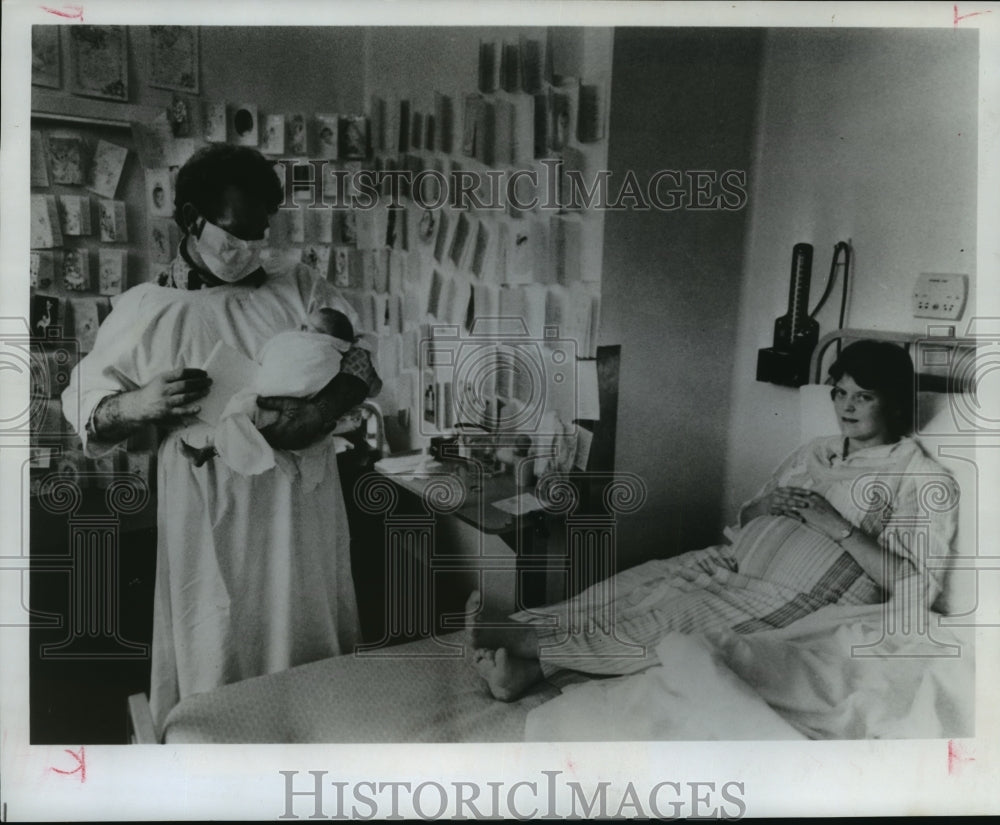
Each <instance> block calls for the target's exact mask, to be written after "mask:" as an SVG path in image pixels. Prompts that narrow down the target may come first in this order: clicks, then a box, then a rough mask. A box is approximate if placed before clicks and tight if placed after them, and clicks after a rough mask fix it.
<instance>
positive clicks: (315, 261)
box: [302, 246, 330, 280]
mask: <svg viewBox="0 0 1000 825" xmlns="http://www.w3.org/2000/svg"><path fill="white" fill-rule="evenodd" d="M302 263H304V264H305V265H306V266H307V267H309V269H311V270H312V272H313V274H314V275H316V276H317V277H318V278H322V279H324V280H326V276H327V274H328V273H329V271H330V247H328V246H307V247H306V248H305V249H303V250H302Z"/></svg>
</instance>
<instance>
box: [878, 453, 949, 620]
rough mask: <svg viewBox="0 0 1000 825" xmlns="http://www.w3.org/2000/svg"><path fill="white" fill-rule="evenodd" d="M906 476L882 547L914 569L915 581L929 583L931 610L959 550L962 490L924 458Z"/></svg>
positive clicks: (909, 469)
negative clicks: (958, 534)
mask: <svg viewBox="0 0 1000 825" xmlns="http://www.w3.org/2000/svg"><path fill="white" fill-rule="evenodd" d="M903 476H904V478H903V480H902V483H901V484H900V487H899V490H898V492H897V494H896V497H895V499H894V500H893V502H892V509H891V512H890V514H889V517H888V518H887V519H886V520H885V523H884V527H883V530H882V532H881V533H880V535H879V537H878V538H879V543H880V544H881V546H882V547H883V549H884V550H885V551H886V552H890V553H893V554H895V555H897V556H902V557H903V558H904V559H906V560H907V561H909V562H910V564H911V565H913V569H914V573H915V577H916V578H915V580H916V581H918V582H921V583H926V584H925V586H926V588H927V597H926V598H927V604H928V605H932V604H933V603H934V601H935V600H936V599H937V597H938V596H939V595H940V593H941V591H942V590H943V588H944V583H945V578H946V576H947V568H948V565H949V564H950V563H951V560H952V555H953V553H954V549H955V537H956V534H957V532H958V502H959V488H958V485H957V484H956V483H955V480H954V478H953V477H952V476H951V474H950V473H949V472H948V471H947V470H945V469H944V468H943V467H942V466H941V465H940V464H938V463H937V462H936V461H934V460H933V459H931V458H929V457H927V456H924V455H922V454H921V455H918V456H917V457H916V458H915V459H914V460H913V461H911V462H910V463H909V465H908V466H907V467H906V470H905V472H904V473H903Z"/></svg>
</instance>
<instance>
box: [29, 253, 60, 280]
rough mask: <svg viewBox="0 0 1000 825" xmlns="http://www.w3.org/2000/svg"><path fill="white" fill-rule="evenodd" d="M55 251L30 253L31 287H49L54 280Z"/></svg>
mask: <svg viewBox="0 0 1000 825" xmlns="http://www.w3.org/2000/svg"><path fill="white" fill-rule="evenodd" d="M55 278H56V275H55V253H53V252H32V253H31V288H32V289H51V288H52V284H53V283H54V282H55Z"/></svg>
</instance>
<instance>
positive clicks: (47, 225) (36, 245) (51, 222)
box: [31, 195, 63, 249]
mask: <svg viewBox="0 0 1000 825" xmlns="http://www.w3.org/2000/svg"><path fill="white" fill-rule="evenodd" d="M62 244H63V237H62V230H61V229H60V228H59V211H58V209H57V207H56V199H55V196H54V195H32V196H31V248H32V249H52V247H55V246H62Z"/></svg>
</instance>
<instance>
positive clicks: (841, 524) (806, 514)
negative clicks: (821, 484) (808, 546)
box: [769, 487, 852, 538]
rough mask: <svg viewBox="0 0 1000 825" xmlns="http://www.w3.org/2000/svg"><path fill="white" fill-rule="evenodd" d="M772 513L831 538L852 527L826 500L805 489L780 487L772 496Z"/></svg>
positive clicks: (813, 491)
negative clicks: (796, 521)
mask: <svg viewBox="0 0 1000 825" xmlns="http://www.w3.org/2000/svg"><path fill="white" fill-rule="evenodd" d="M769 505H770V512H771V513H773V514H775V515H783V516H789V517H791V518H794V519H798V520H799V521H801V522H803V523H804V524H806V526H808V527H811V528H813V529H814V530H816V531H817V532H819V533H823V534H824V535H826V536H829V537H830V538H833V537H834V536H838V535H840V534H841V533H842V532H843V531H844V530H845V529H847V528H848V527H850V526H852V525H851V523H850V522H849V521H848V520H847V519H845V518H844V517H843V516H842V515H840V513H838V512H837V509H836V508H835V507H834V506H833V505H832V504H830V502H829V501H827V500H826V498H825V497H824V496H822V495H820V494H819V493H817V492H816V491H815V490H807V489H805V488H803V487H778V488H777V489H776V490H775V491H774V492H772V493H771V496H770V502H769Z"/></svg>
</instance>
